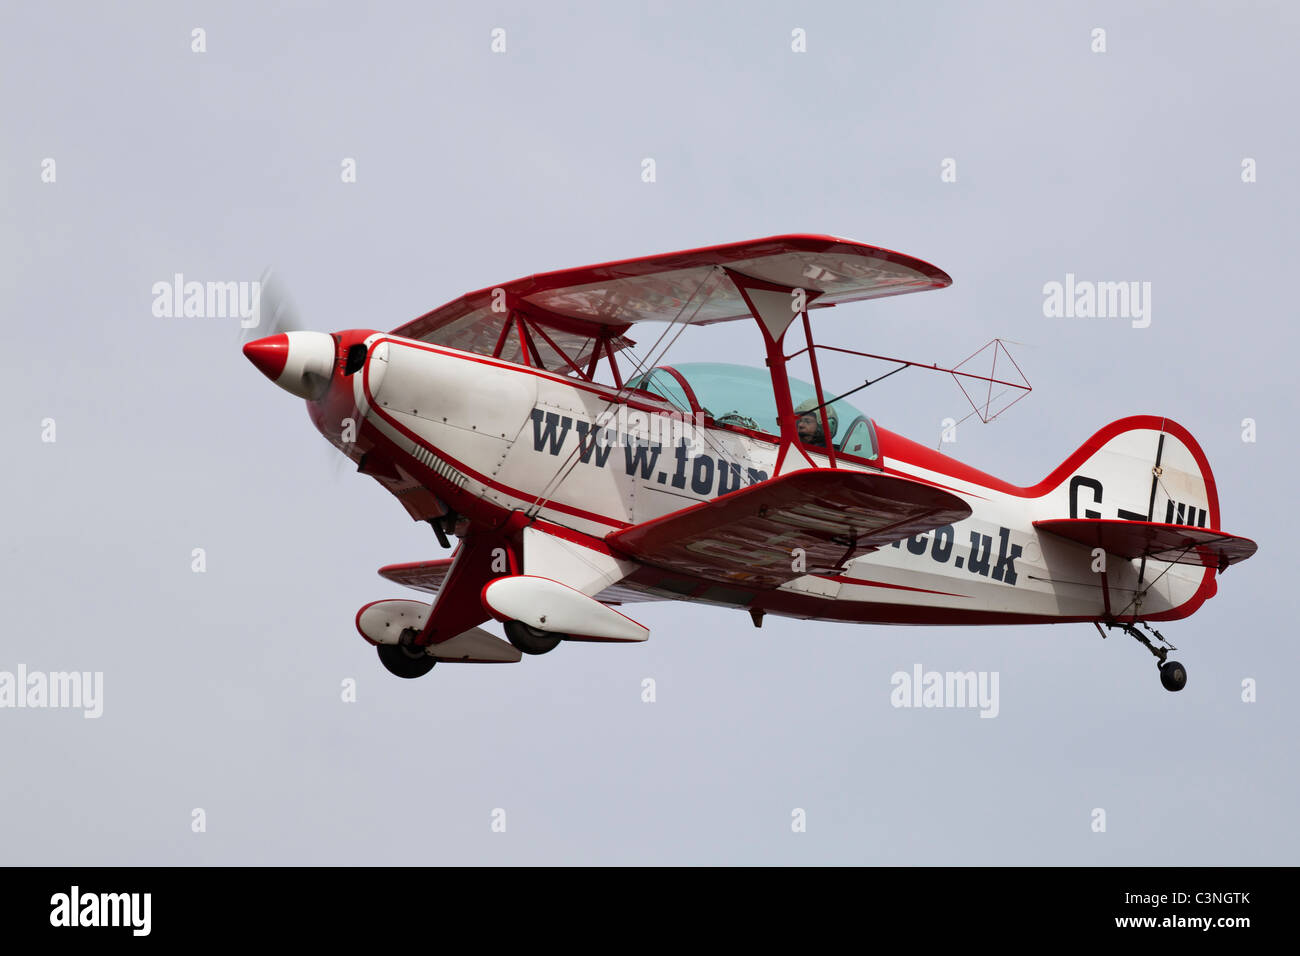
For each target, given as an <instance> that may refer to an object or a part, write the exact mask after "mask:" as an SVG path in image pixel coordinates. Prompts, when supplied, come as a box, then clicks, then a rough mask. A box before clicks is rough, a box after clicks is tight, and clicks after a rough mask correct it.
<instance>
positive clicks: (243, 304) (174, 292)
mask: <svg viewBox="0 0 1300 956" xmlns="http://www.w3.org/2000/svg"><path fill="white" fill-rule="evenodd" d="M150 292H152V293H153V314H154V317H155V318H159V319H181V318H184V319H239V324H240V327H242V328H245V329H255V328H257V327H258V325H260V324H261V321H262V283H261V282H260V281H258V280H256V279H253V280H244V281H239V282H234V281H232V282H198V281H197V280H190V281H186V279H185V275H184V273H181V272H177V273H175V274H174V275H173V276H172V278H171V281H170V282H168V281H166V280H162V281H159V282H155V283H154V284H153V287H152V288H151V289H150Z"/></svg>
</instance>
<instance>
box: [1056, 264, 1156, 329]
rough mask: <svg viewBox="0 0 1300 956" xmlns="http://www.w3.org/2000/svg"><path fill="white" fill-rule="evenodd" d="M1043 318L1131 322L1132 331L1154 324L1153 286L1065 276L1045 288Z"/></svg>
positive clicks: (1068, 274) (1070, 275)
mask: <svg viewBox="0 0 1300 956" xmlns="http://www.w3.org/2000/svg"><path fill="white" fill-rule="evenodd" d="M1043 315H1044V316H1046V317H1047V318H1049V319H1062V318H1064V319H1076V318H1077V319H1132V320H1133V328H1135V329H1145V328H1146V327H1147V326H1149V325H1150V324H1151V283H1150V282H1136V281H1133V282H1093V281H1091V280H1088V279H1076V278H1075V276H1074V273H1073V272H1067V273H1066V274H1065V281H1064V282H1055V281H1053V282H1048V283H1046V284H1044V285H1043Z"/></svg>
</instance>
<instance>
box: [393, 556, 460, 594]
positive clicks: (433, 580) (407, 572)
mask: <svg viewBox="0 0 1300 956" xmlns="http://www.w3.org/2000/svg"><path fill="white" fill-rule="evenodd" d="M450 570H451V558H441V559H439V560H437V561H414V562H412V563H410V564H389V565H385V566H384V567H382V568H380V569H379V575H380V577H384V578H387V579H388V580H390V581H393V582H394V583H396V584H402V585H405V586H406V587H408V588H415V590H417V591H428V592H429V593H430V594H437V593H438V589H439V588H441V587H442V582H443V581H445V580H446V579H447V572H448V571H450Z"/></svg>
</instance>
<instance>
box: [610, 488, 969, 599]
mask: <svg viewBox="0 0 1300 956" xmlns="http://www.w3.org/2000/svg"><path fill="white" fill-rule="evenodd" d="M970 513H971V509H970V505H968V504H966V502H965V501H963V500H962V499H961V498H958V497H957V496H956V495H954V494H951V493H950V492H947V491H944V490H943V489H942V488H936V487H934V486H933V485H927V484H925V483H923V482H920V481H913V480H911V479H908V478H898V477H895V476H892V475H882V474H876V473H867V472H857V471H840V470H834V469H819V470H815V471H813V470H809V471H796V472H791V473H788V474H785V475H781V476H780V477H778V478H772V479H769V480H767V481H761V482H759V483H757V484H754V485H750V486H749V487H748V488H743V489H741V490H740V491H736V492H732V493H731V494H728V495H723V496H722V497H720V498H714V499H713V500H712V501H705V502H701V503H700V504H698V505H692V506H691V507H689V508H685V509H683V510H681V511H676V512H674V513H672V514H670V515H665V516H664V517H662V518H655V519H654V520H652V521H646V522H643V523H642V524H639V525H635V526H633V527H631V528H627V529H624V530H622V531H616V532H613V533H611V534H609V535H607V536H606V538H605V540H606V542H608V544H609V546H610V547H611V548H614V549H615V550H618V551H621V552H623V553H625V554H628V555H631V556H632V557H634V558H636V559H637V560H638V561H643V562H645V563H647V564H653V565H657V566H659V567H664V568H671V569H672V570H675V571H681V572H684V573H686V574H692V575H695V576H697V577H701V578H706V579H709V580H713V581H722V582H726V583H729V584H746V585H749V586H750V587H757V588H775V587H779V586H780V585H782V584H784V583H785V582H786V581H791V580H793V579H795V578H798V577H802V576H803V575H805V574H818V573H836V572H838V571H841V570H842V569H843V566H844V563H845V562H847V561H848V560H850V559H851V558H853V557H855V556H857V555H859V554H862V553H864V552H866V551H874V550H875V549H877V548H880V547H883V546H884V545H887V544H892V543H893V542H895V541H899V540H902V539H903V538H910V537H911V536H912V535H916V534H920V533H921V532H923V531H929V530H930V529H932V528H938V527H941V526H943V525H946V524H953V523H955V522H957V521H961V520H962V519H963V518H967V517H969V516H970Z"/></svg>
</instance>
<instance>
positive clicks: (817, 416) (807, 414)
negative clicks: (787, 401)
mask: <svg viewBox="0 0 1300 956" xmlns="http://www.w3.org/2000/svg"><path fill="white" fill-rule="evenodd" d="M821 411H822V410H821V409H820V408H818V407H817V399H815V398H810V399H807V400H806V401H802V402H800V403H799V404H798V406H797V407H796V408H795V410H794V413H795V414H796V415H798V416H799V417H798V419H797V420H796V422H795V427H796V428H797V429H798V431H799V440H800V441H801V442H803V443H804V444H806V445H825V444H826V436H825V435H823V434H822V415H821ZM826 423H827V424H828V425H829V426H830V429H831V437H832V438H834V437H835V432H836V430H837V429H838V428H839V427H840V422H839V417H838V416H837V415H836V414H835V409H834V408H831V407H830V406H827V407H826Z"/></svg>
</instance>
